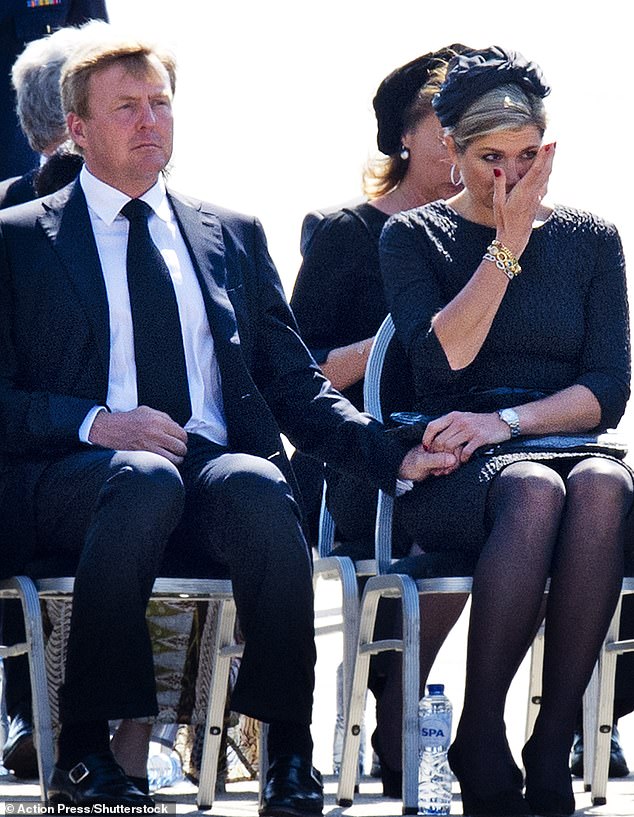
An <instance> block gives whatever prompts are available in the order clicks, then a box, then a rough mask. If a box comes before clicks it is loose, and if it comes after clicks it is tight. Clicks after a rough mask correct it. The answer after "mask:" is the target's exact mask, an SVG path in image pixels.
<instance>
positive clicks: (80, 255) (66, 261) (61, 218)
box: [39, 182, 110, 382]
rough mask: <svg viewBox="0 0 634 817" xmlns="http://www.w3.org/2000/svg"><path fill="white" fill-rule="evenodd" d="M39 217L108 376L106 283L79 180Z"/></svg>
mask: <svg viewBox="0 0 634 817" xmlns="http://www.w3.org/2000/svg"><path fill="white" fill-rule="evenodd" d="M44 207H45V213H44V214H43V215H42V216H40V218H39V221H40V224H41V225H42V228H43V229H44V232H45V233H46V235H47V236H48V237H49V239H50V240H51V242H52V243H53V246H54V248H55V251H56V253H57V254H58V256H59V258H60V260H61V262H62V267H63V270H64V272H65V273H66V274H67V275H68V277H69V278H70V280H71V284H72V286H73V289H74V290H75V293H76V295H77V298H78V300H79V302H80V303H81V305H82V307H83V309H84V311H85V313H86V316H87V318H88V321H89V323H90V325H91V327H92V330H93V333H94V335H95V339H96V347H97V353H98V356H99V360H100V362H101V364H102V367H103V371H104V374H105V377H106V382H107V378H108V369H109V360H110V327H109V315H108V300H107V295H106V285H105V283H104V279H103V274H102V271H101V262H100V261H99V253H98V252H97V245H96V243H95V238H94V235H93V231H92V225H91V223H90V216H89V215H88V205H87V204H86V198H85V196H84V193H83V190H82V189H81V185H80V184H79V182H75V183H74V184H73V185H70V186H69V187H65V188H64V189H63V190H61V191H60V192H59V193H58V194H57V195H56V196H54V197H53V198H52V199H51V200H49V201H48V203H45V204H44Z"/></svg>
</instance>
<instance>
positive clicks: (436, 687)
mask: <svg viewBox="0 0 634 817" xmlns="http://www.w3.org/2000/svg"><path fill="white" fill-rule="evenodd" d="M427 694H428V695H444V694H445V685H444V684H427Z"/></svg>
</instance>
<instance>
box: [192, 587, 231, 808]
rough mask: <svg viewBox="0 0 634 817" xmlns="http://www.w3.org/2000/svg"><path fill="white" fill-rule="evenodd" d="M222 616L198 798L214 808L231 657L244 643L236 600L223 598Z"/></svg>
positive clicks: (213, 662) (212, 665)
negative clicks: (237, 640) (240, 641)
mask: <svg viewBox="0 0 634 817" xmlns="http://www.w3.org/2000/svg"><path fill="white" fill-rule="evenodd" d="M218 616H219V619H218V627H217V630H216V642H215V644H214V648H213V652H212V660H211V688H210V691H209V702H208V705H207V719H206V723H205V739H204V744H203V754H202V760H201V763H200V780H199V785H198V795H197V798H196V801H197V804H198V807H199V808H200V809H207V808H211V806H212V805H213V801H214V795H215V789H216V778H217V775H218V756H219V753H220V744H221V739H222V729H223V720H224V711H225V701H226V698H227V693H228V685H229V671H230V667H231V659H232V658H233V657H234V656H236V655H239V654H240V653H241V650H242V647H241V646H240V645H236V644H235V637H234V633H235V623H236V607H235V603H234V601H233V599H222V600H221V601H220V611H219V613H218Z"/></svg>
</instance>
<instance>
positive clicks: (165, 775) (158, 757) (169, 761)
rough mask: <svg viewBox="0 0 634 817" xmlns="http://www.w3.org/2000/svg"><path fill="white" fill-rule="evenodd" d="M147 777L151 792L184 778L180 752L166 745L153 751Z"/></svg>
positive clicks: (149, 758) (148, 760) (148, 762)
mask: <svg viewBox="0 0 634 817" xmlns="http://www.w3.org/2000/svg"><path fill="white" fill-rule="evenodd" d="M155 745H156V744H151V745H150V746H151V747H152V746H155ZM147 777H148V783H149V786H150V791H151V792H153V791H157V789H164V788H165V787H166V786H173V785H174V783H178V782H179V781H180V780H183V777H184V776H183V766H182V764H181V759H180V755H179V754H178V752H176V751H175V750H174V749H166V748H165V747H161V748H159V750H158V751H153V752H151V753H150V755H149V756H148V759H147Z"/></svg>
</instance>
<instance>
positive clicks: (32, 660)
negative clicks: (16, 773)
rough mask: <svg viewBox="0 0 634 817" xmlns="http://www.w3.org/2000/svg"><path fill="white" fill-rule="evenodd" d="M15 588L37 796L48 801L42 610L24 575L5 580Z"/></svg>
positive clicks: (49, 735)
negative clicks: (22, 633)
mask: <svg viewBox="0 0 634 817" xmlns="http://www.w3.org/2000/svg"><path fill="white" fill-rule="evenodd" d="M9 581H10V583H11V584H12V585H13V586H14V587H15V588H16V589H17V591H18V597H19V599H20V603H21V604H22V613H23V616H24V629H25V633H26V652H27V654H28V658H29V674H30V679H31V690H32V706H33V738H34V741H35V749H36V752H37V765H38V773H39V780H40V799H41V801H42V803H44V804H46V803H47V802H48V781H49V780H50V777H51V773H52V771H53V763H54V748H53V730H52V726H51V709H50V705H49V699H48V682H47V678H46V664H45V661H44V635H43V632H42V609H41V606H40V599H39V596H38V594H37V590H36V588H35V585H34V584H33V582H32V581H31V579H29V578H27V577H25V576H14V577H13V578H12V579H10V580H9Z"/></svg>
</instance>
